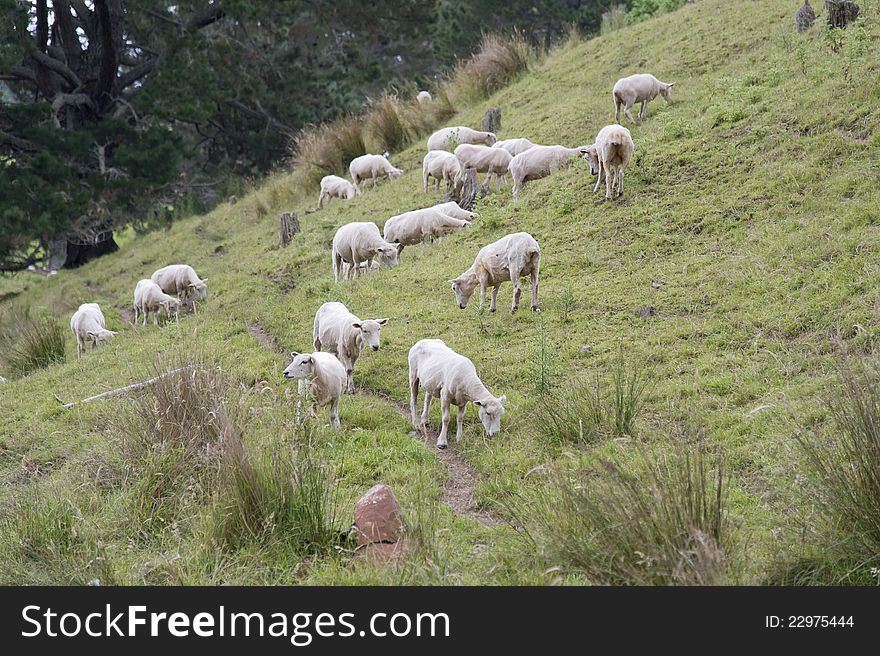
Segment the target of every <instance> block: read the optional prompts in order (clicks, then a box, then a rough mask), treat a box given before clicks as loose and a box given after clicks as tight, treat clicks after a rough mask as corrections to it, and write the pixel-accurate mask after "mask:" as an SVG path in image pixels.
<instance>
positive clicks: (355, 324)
mask: <svg viewBox="0 0 880 656" xmlns="http://www.w3.org/2000/svg"><path fill="white" fill-rule="evenodd" d="M351 325H352V326H354V327H355V328H356V329H358V330H360V329H361V324H359V323H353V324H351Z"/></svg>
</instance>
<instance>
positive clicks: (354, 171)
mask: <svg viewBox="0 0 880 656" xmlns="http://www.w3.org/2000/svg"><path fill="white" fill-rule="evenodd" d="M348 172H349V173H351V179H352V181H353V182H354V186H355V187H357V188H358V191H360V189H361V186H362V183H363V182H365V181H366V180H368V179H372V180H373V189H375V188H376V179H377V178H384V177H385V176H388V178H389V179H391V180H396V179H397V178H399V177H400V176H401V175H402V174H403V170H402V169H398V168H395V167H394V166H391V162H389V161H388V154H387V153H385V154H384V155H361V156H360V157H355V158H354V159H353V160H351V164H349V165H348Z"/></svg>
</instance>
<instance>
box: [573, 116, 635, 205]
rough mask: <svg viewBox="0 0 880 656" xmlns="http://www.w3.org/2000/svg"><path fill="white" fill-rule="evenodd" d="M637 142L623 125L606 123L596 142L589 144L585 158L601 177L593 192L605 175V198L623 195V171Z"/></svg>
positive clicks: (594, 171)
mask: <svg viewBox="0 0 880 656" xmlns="http://www.w3.org/2000/svg"><path fill="white" fill-rule="evenodd" d="M634 150H635V144H633V140H632V136H631V135H630V133H629V130H627V129H626V128H625V127H623V126H622V125H606V126H605V127H604V128H602V129H601V130H599V134H598V135H596V143H594V144H593V145H592V146H589V147H588V148H587V149H586V151H585V153H584V159H586V160H588V161H589V162H590V170H591V171H592V172H593V173H594V174H595V173H597V172H598V175H599V177H598V178H597V179H596V186H595V187H594V188H593V193H596V190H597V189H599V185H600V184H601V183H602V176H603V175H604V177H605V198H609V199H610V198H614V197H615V196H623V173H624V171H626V167H627V166H629V162H630V160H631V159H632V155H633V151H634Z"/></svg>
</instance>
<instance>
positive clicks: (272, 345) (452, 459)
mask: <svg viewBox="0 0 880 656" xmlns="http://www.w3.org/2000/svg"><path fill="white" fill-rule="evenodd" d="M245 328H247V331H248V332H249V333H250V334H251V336H253V338H254V339H256V340H257V342H258V343H259V344H260V346H262V347H263V348H264V349H267V350H270V351H273V352H275V353H279V354H280V353H283V349H282V348H281V346H280V345H279V344H278V341H277V340H276V339H275V338H274V337H273V336H272V335H270V334H269V333H268V332H266V330H265V329H264V328H263V327H262V326H261V325H260V324H256V323H255V324H245ZM357 393H358V394H360V395H361V396H365V397H370V398H378V399H380V400H382V401H383V402H385V403H387V404H388V405H390V406H391V407H392V408H393V409H394V411H395V412H396V413H397V414H398V415H400V416H401V417H403V418H404V419H406V421H407V423H409V421H410V412H409V408H408V407H407V406H406V405H404V404H403V403H401V402H399V401H398V400H397V399H395V398H394V397H392V396H390V395H388V394H386V393H384V392H380V391H378V390H374V389H369V388H365V387H358V388H357ZM410 435H413V436H417V437H418V438H419V439H420V440H421V441H422V442H423V443H424V445H425V447H427V448H428V449H429V450H431V451H432V452H433V453H434V455H436V456H437V458H438V459H439V460H440V462H442V463H443V465H444V466H445V467H446V473H447V475H446V482H445V483H444V485H443V501H444V502H445V503H446V505H448V506H449V508H450V510H452V512H453V513H455V514H456V515H460V516H461V517H467V518H468V519H472V520H474V521H476V522H479V523H480V524H483V525H484V526H497V525H499V524H502V523H503V520H502V519H501V518H499V517H497V516H496V515H493V514H492V513H490V512H487V511H485V510H480V509H479V508H477V506H476V502H475V490H476V482H477V476H478V475H477V472H476V470H474V468H473V467H471V465H470V463H468V461H467V460H465V459H464V458H463V457H462V456H461V454H460V453H458V452H457V451H456V450H455V449H453V448H452V445H451V444H450V446H449V448H447V449H443V450H440V449H437V448H436V447H435V446H434V444H435V442H436V440H437V431H436V430H434V429H433V428H429V429H428V430H427V431H425V432H422V433H417V432H416V431H412V432H411V433H410Z"/></svg>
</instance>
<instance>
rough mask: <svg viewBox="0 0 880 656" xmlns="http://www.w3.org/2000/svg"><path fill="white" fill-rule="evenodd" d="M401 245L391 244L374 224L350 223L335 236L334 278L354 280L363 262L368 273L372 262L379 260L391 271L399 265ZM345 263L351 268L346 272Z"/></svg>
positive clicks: (333, 252) (364, 222) (337, 280)
mask: <svg viewBox="0 0 880 656" xmlns="http://www.w3.org/2000/svg"><path fill="white" fill-rule="evenodd" d="M401 248H402V247H401V245H400V244H390V243H388V242H387V241H385V240H384V239H382V236H381V235H380V234H379V228H378V226H377V225H376V224H375V223H370V222H368V221H362V222H355V223H347V224H346V225H344V226H342V227H341V228H339V230H337V231H336V234H335V235H334V236H333V248H332V254H331V258H332V264H333V277H334V279H335V281H336V282H339V276H340V274H342V276H343V278H345V277H348V278H353V277H355V276H357V275H358V274H359V272H360V270H361V269H360V266H361V262H366V264H367V268H366V270H367V271H369V270H370V267H371V266H372V265H373V259H374V258H378V259H380V260H381V261H382V262H384V263H385V266H387V267H388V268H389V269H391V268H393V267H395V266H397V262H398V260H399V255H400V249H401ZM343 264H349V265H352V266H351V267H350V268H349V270H348V271H347V272H346V271H345V270H344V269H343Z"/></svg>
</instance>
